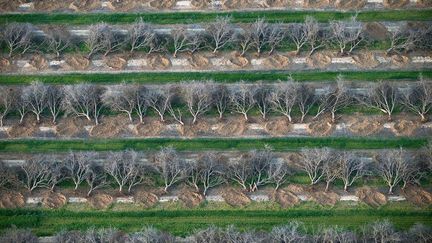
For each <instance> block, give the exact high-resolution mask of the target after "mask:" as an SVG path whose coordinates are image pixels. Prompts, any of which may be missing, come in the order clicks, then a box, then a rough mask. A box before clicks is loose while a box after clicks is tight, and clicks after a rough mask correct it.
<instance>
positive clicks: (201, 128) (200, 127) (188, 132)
mask: <svg viewBox="0 0 432 243" xmlns="http://www.w3.org/2000/svg"><path fill="white" fill-rule="evenodd" d="M210 130H211V124H209V123H208V122H207V121H206V120H204V119H201V120H199V121H197V122H196V123H195V124H190V125H188V124H186V125H184V126H180V127H179V129H178V131H179V133H180V134H181V135H182V136H186V137H195V136H199V135H203V134H206V133H208V132H209V131H210Z"/></svg>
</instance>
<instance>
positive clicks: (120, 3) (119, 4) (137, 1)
mask: <svg viewBox="0 0 432 243" xmlns="http://www.w3.org/2000/svg"><path fill="white" fill-rule="evenodd" d="M144 2H145V1H142V0H110V3H111V6H112V8H113V10H117V11H130V10H133V9H134V8H137V7H140V5H141V4H142V3H144Z"/></svg>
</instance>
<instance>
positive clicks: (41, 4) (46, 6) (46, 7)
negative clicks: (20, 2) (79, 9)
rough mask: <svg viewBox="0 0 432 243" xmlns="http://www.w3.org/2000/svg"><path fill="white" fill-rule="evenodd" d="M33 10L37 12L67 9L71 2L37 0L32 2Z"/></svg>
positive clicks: (66, 0)
mask: <svg viewBox="0 0 432 243" xmlns="http://www.w3.org/2000/svg"><path fill="white" fill-rule="evenodd" d="M33 3H34V8H35V9H36V10H39V11H53V10H59V9H62V8H67V7H68V6H69V4H71V3H72V0H62V1H58V0H37V1H34V2H33Z"/></svg>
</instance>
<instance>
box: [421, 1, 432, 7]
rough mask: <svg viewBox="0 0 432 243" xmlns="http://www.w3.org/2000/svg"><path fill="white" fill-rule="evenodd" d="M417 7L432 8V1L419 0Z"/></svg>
mask: <svg viewBox="0 0 432 243" xmlns="http://www.w3.org/2000/svg"><path fill="white" fill-rule="evenodd" d="M417 5H419V6H421V7H432V0H417Z"/></svg>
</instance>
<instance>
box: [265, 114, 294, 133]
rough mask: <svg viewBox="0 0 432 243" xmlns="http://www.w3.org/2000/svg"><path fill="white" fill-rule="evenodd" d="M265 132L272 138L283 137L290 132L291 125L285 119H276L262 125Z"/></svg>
mask: <svg viewBox="0 0 432 243" xmlns="http://www.w3.org/2000/svg"><path fill="white" fill-rule="evenodd" d="M264 128H265V130H266V131H267V132H268V133H270V134H271V135H273V136H284V135H286V133H288V132H289V131H291V125H290V123H289V122H288V120H287V119H286V118H278V119H275V120H272V121H268V122H266V123H265V125H264Z"/></svg>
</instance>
